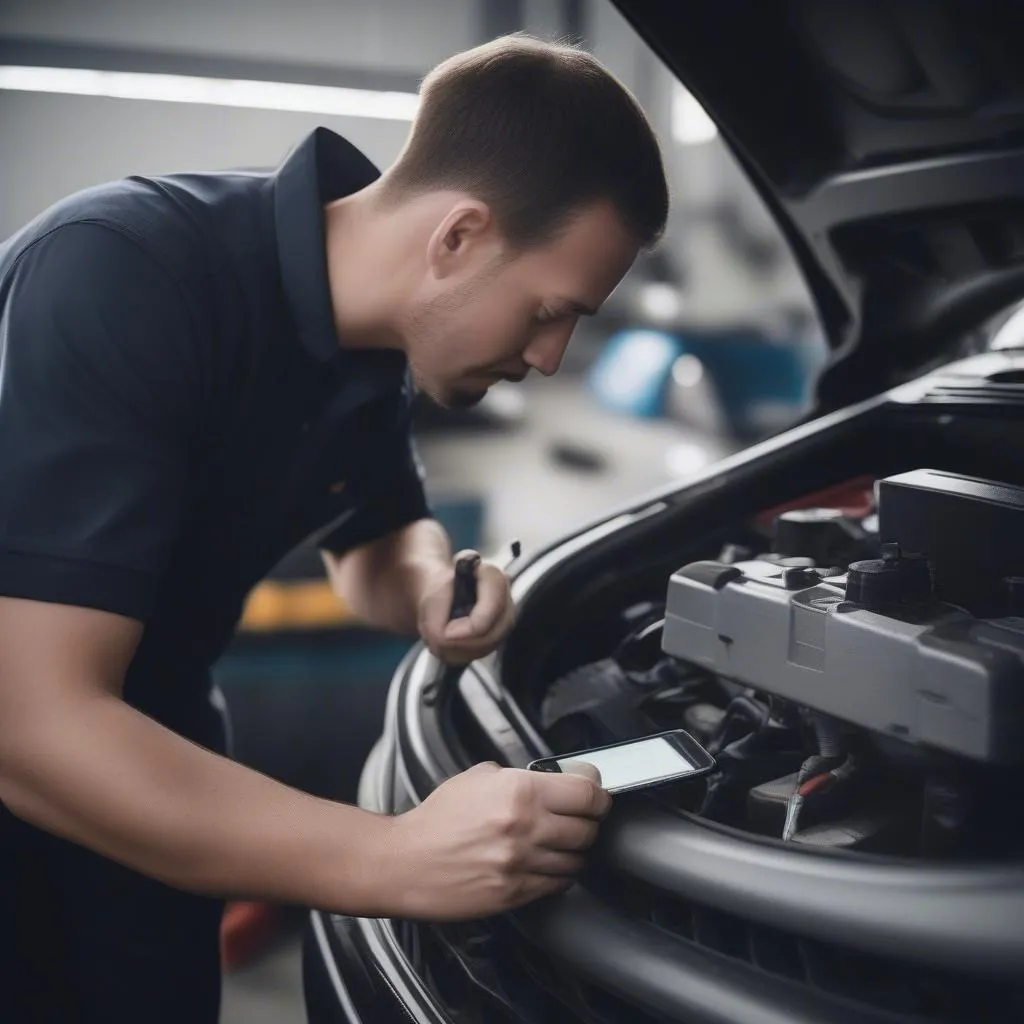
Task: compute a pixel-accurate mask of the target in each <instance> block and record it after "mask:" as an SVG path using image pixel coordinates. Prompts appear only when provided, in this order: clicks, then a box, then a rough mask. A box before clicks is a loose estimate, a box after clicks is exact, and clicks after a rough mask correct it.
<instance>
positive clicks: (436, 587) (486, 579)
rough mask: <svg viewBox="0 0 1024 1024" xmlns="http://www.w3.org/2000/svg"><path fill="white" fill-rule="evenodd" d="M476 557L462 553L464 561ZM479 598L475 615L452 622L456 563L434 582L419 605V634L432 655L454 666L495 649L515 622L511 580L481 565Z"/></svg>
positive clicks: (471, 614) (496, 570)
mask: <svg viewBox="0 0 1024 1024" xmlns="http://www.w3.org/2000/svg"><path fill="white" fill-rule="evenodd" d="M470 554H474V552H471V551H460V552H459V554H458V555H457V556H456V560H457V559H458V558H462V557H464V556H466V555H470ZM476 580H477V599H476V604H475V605H474V606H473V610H472V612H470V614H469V615H467V616H464V617H463V618H461V619H453V620H452V621H451V622H449V621H448V616H449V614H450V612H451V607H452V594H453V588H454V581H455V568H454V564H453V565H452V566H451V567H450V568H447V569H445V570H444V571H443V572H441V573H439V574H438V575H437V576H436V577H434V579H433V580H432V581H431V584H430V586H429V587H427V588H426V591H425V593H424V595H423V597H422V598H421V600H420V604H419V614H418V623H417V624H418V628H419V634H420V636H421V637H422V638H423V640H424V641H425V643H426V645H427V647H429V648H430V651H431V653H432V654H434V655H435V656H437V657H438V658H440V659H441V660H442V661H445V662H447V663H448V664H451V665H465V664H467V663H468V662H471V661H473V660H475V659H476V658H482V657H484V656H486V655H488V654H490V653H491V652H492V651H493V650H495V649H496V648H497V647H498V646H499V644H501V642H502V641H503V640H504V639H505V637H507V636H508V634H509V632H510V631H511V629H512V626H513V625H514V623H515V606H514V605H513V603H512V594H511V592H510V590H509V583H508V577H507V576H506V575H505V574H504V573H503V572H502V571H501V569H499V568H498V567H497V566H496V565H491V564H490V563H488V562H481V563H480V565H479V566H478V568H477V571H476Z"/></svg>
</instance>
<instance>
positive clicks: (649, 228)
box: [384, 34, 669, 249]
mask: <svg viewBox="0 0 1024 1024" xmlns="http://www.w3.org/2000/svg"><path fill="white" fill-rule="evenodd" d="M444 188H455V189H462V190H465V191H466V192H469V193H470V194H471V195H474V196H476V197H478V198H479V199H481V200H483V201H484V202H486V203H487V204H488V205H489V206H490V207H491V209H492V210H493V211H494V214H495V217H496V218H497V220H498V223H499V225H500V226H501V228H502V230H503V231H504V233H505V236H506V237H507V238H508V240H509V242H510V244H511V245H512V246H513V247H515V248H523V249H525V248H528V247H530V246H534V245H539V244H543V243H544V242H547V241H549V240H550V239H551V238H553V237H554V236H555V235H556V234H557V233H558V231H559V229H560V228H562V227H564V226H565V225H566V223H567V222H568V221H569V220H570V219H571V218H572V217H573V215H574V214H576V213H577V212H579V211H580V210H581V209H582V208H583V207H584V206H586V205H588V204H590V203H592V202H597V201H599V200H602V199H604V200H609V201H610V202H611V203H612V204H613V205H614V206H615V208H616V210H617V211H618V213H619V215H620V216H621V217H622V219H623V223H624V224H625V225H626V226H627V228H629V229H630V230H631V231H632V232H633V233H634V235H635V236H636V239H637V242H638V244H640V245H641V246H644V247H647V246H650V245H653V244H654V242H656V241H657V239H658V238H659V237H660V236H661V234H662V232H663V231H664V228H665V221H666V219H667V217H668V202H669V201H668V185H667V184H666V181H665V171H664V167H663V166H662V160H661V152H660V150H659V148H658V142H657V139H656V138H655V135H654V132H653V131H652V129H651V126H650V124H649V123H648V121H647V118H646V117H645V116H644V113H643V111H642V110H641V108H640V105H639V104H638V103H637V101H636V100H635V99H634V98H633V96H632V95H631V94H630V93H629V92H628V91H627V90H626V89H625V87H624V86H623V85H622V84H621V83H620V82H619V81H618V80H617V79H616V78H615V77H614V76H613V75H612V74H610V73H609V72H608V71H607V70H606V69H605V68H604V67H602V65H601V64H600V63H599V62H598V61H597V60H596V59H595V58H594V57H593V56H591V55H590V54H589V53H587V52H585V51H583V50H581V49H579V48H577V47H575V46H571V45H566V44H555V43H546V42H543V41H541V40H539V39H534V38H532V37H530V36H527V35H523V34H516V35H511V36H503V37H501V38H499V39H495V40H493V41H492V42H489V43H485V44H484V45H483V46H478V47H476V48H474V49H472V50H467V51H466V52H464V53H459V54H456V55H455V56H454V57H451V58H449V59H448V60H446V61H444V62H443V63H442V64H439V65H438V66H437V67H436V68H434V70H433V71H431V72H430V74H428V75H427V76H426V78H425V79H424V80H423V84H422V87H421V89H420V109H419V111H418V113H417V117H416V120H415V122H414V124H413V127H412V132H411V134H410V136H409V140H408V142H407V143H406V146H405V148H404V150H403V151H402V153H401V155H400V156H399V158H398V160H397V162H396V163H395V165H394V166H393V167H392V168H391V169H390V170H389V172H388V174H387V176H386V179H385V183H384V194H385V195H386V196H387V195H390V196H391V197H392V198H400V197H402V196H408V195H412V194H422V193H423V192H427V191H431V190H434V189H444Z"/></svg>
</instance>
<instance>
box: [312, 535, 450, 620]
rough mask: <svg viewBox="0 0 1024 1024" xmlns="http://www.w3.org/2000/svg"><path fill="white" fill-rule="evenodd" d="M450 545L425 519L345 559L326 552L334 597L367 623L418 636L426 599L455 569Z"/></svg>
mask: <svg viewBox="0 0 1024 1024" xmlns="http://www.w3.org/2000/svg"><path fill="white" fill-rule="evenodd" d="M451 561H452V550H451V542H450V541H449V539H448V534H447V533H446V532H445V530H444V527H443V526H441V524H440V523H438V522H437V521H436V520H434V519H421V520H418V521H417V522H415V523H410V524H409V525H408V526H406V527H404V528H403V529H401V530H398V531H396V532H395V533H392V534H388V536H386V537H381V538H380V539H379V540H376V541H372V542H371V543H369V544H366V545H364V546H363V547H361V548H358V549H356V550H355V551H351V552H349V553H348V554H345V555H342V556H341V557H340V558H339V557H338V556H336V555H331V554H329V553H325V555H324V562H325V564H326V566H327V572H328V576H329V578H330V580H331V584H332V586H333V587H334V590H335V592H336V593H337V594H338V596H339V597H341V599H342V600H343V601H344V602H345V603H346V604H347V605H348V607H349V608H350V609H351V610H352V611H353V613H354V614H355V615H356V616H357V617H358V618H360V619H362V620H363V621H364V622H367V623H369V624H370V625H373V626H377V627H379V628H380V629H389V630H392V631H394V632H397V633H407V634H410V635H412V634H415V633H416V632H417V621H416V620H417V613H418V609H419V605H420V601H421V600H422V598H423V596H424V594H425V593H426V592H427V590H428V589H429V588H430V587H431V585H432V583H433V582H434V581H436V580H437V579H438V577H439V576H440V575H441V574H443V573H445V572H447V571H449V570H450V569H451Z"/></svg>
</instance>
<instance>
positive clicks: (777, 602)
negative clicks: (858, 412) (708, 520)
mask: <svg viewBox="0 0 1024 1024" xmlns="http://www.w3.org/2000/svg"><path fill="white" fill-rule="evenodd" d="M904 480H906V478H905V477H904V478H901V483H902V482H903V481H904ZM975 483H977V482H975ZM993 486H1000V487H1001V489H1002V492H1003V495H1004V496H1005V495H1006V493H1007V491H1008V490H1016V489H1013V488H1009V489H1008V488H1005V487H1002V485H993ZM887 490H888V491H889V492H894V491H897V490H898V491H899V493H900V501H901V509H900V511H901V518H903V519H905V521H907V522H908V523H911V524H914V523H915V517H914V515H913V509H912V508H911V509H908V508H907V502H908V496H907V493H906V489H905V488H886V487H885V481H883V482H882V485H881V486H880V487H879V495H880V508H879V513H880V516H881V517H882V518H883V520H884V518H885V510H884V508H883V507H882V502H884V496H885V494H886V493H887ZM1021 493H1022V494H1024V492H1021ZM926 497H927V500H929V501H933V500H934V499H933V497H932V496H926ZM962 508H963V505H962V504H961V509H962ZM1020 508H1022V509H1024V500H1022V501H1021V502H1020ZM928 511H929V510H928V509H925V510H924V513H923V514H924V515H925V516H927V514H928ZM987 514H988V513H987V511H985V510H983V512H982V518H984V517H985V515H987ZM964 526H965V521H964V515H963V514H961V515H959V516H958V517H957V519H956V521H955V528H956V529H957V530H963V529H964ZM990 538H991V543H993V544H995V543H997V542H998V538H997V537H995V536H991V535H990ZM890 539H893V538H891V535H890ZM896 540H897V541H898V538H896ZM952 547H953V549H954V550H955V545H952ZM914 555H916V556H918V557H907V556H905V555H904V554H903V553H902V551H901V550H900V548H899V546H898V543H893V544H890V545H888V546H887V548H886V549H885V551H884V557H883V558H882V559H880V560H874V561H863V562H856V563H853V564H852V565H851V566H850V567H849V569H848V571H845V572H844V571H843V570H842V569H828V570H824V571H822V570H815V569H809V568H802V567H786V566H782V565H778V564H773V563H771V562H767V561H748V562H740V563H737V564H735V565H726V564H723V563H719V562H695V563H692V564H690V565H687V566H684V567H683V568H681V569H680V570H678V571H677V572H676V573H674V574H673V576H672V578H671V580H670V581H669V587H668V598H667V607H666V615H665V627H664V632H663V636H662V647H663V649H664V651H665V652H666V653H667V654H670V655H672V656H673V657H677V658H680V659H683V660H686V661H689V662H694V663H697V664H700V665H703V666H706V667H707V668H709V669H711V670H712V671H714V672H717V673H719V674H720V675H722V676H724V677H726V678H729V679H733V680H736V681H738V682H741V683H744V684H746V685H749V686H751V687H754V688H755V689H757V690H760V691H763V692H765V693H769V694H774V695H776V696H778V697H782V698H785V699H787V700H790V701H793V702H795V703H798V704H801V705H805V706H807V707H809V708H813V709H816V710H818V711H821V712H824V713H826V714H828V715H832V716H834V717H836V718H839V719H842V720H843V721H846V722H849V723H852V724H855V725H859V726H862V727H864V728H866V729H870V730H873V731H876V732H880V733H887V734H889V735H891V736H895V737H898V738H900V739H902V740H905V741H906V742H909V743H913V744H918V745H921V746H927V747H931V748H935V749H938V750H943V751H946V752H948V753H951V754H955V755H959V756H962V757H966V758H970V759H972V760H976V761H981V762H998V763H1013V762H1016V763H1021V762H1024V618H1021V617H1019V616H1016V615H1006V616H1003V617H996V618H979V617H976V616H975V615H972V614H971V613H970V612H969V611H967V610H966V609H964V608H963V607H961V606H958V605H954V604H951V603H948V602H943V601H939V600H936V599H935V598H934V597H933V596H932V595H931V592H930V586H929V581H930V580H933V579H935V577H936V575H938V576H939V578H942V571H941V570H942V566H941V565H936V564H935V563H934V561H933V560H932V559H931V557H930V556H931V553H930V552H928V551H917V552H914ZM941 556H942V553H941V552H940V556H939V557H940V558H941Z"/></svg>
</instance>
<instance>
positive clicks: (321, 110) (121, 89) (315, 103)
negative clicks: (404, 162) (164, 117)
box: [0, 65, 419, 121]
mask: <svg viewBox="0 0 1024 1024" xmlns="http://www.w3.org/2000/svg"><path fill="white" fill-rule="evenodd" d="M0 89H10V90H15V91H19V92H54V93H64V94H71V95H75V96H111V97H115V98H117V99H127V100H156V101H158V102H164V103H206V104H212V105H213V106H220V107H253V108H256V109H258V110H295V111H303V112H305V113H313V114H334V115H336V116H339V117H369V118H376V119H378V120H383V121H411V120H412V119H413V117H414V116H415V114H416V108H417V105H418V103H419V97H418V96H417V95H416V94H415V93H409V92H378V91H375V90H372V89H343V88H340V87H336V86H328V85H301V84H298V83H294V82H254V81H242V80H235V79H228V78H198V77H195V76H193V75H154V74H148V73H139V72H133V71H92V70H88V69H84V68H38V67H22V66H19V65H3V66H0Z"/></svg>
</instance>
